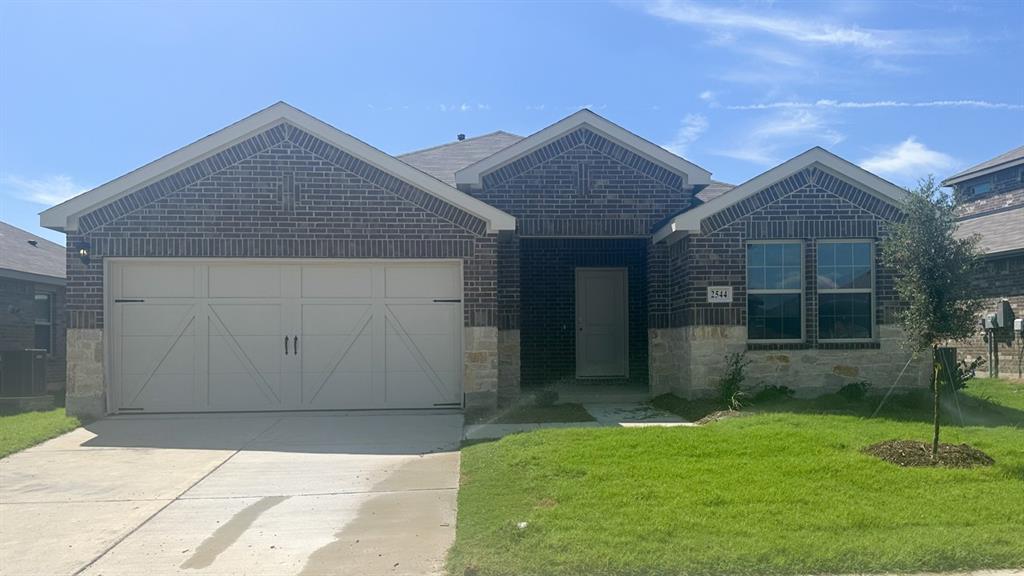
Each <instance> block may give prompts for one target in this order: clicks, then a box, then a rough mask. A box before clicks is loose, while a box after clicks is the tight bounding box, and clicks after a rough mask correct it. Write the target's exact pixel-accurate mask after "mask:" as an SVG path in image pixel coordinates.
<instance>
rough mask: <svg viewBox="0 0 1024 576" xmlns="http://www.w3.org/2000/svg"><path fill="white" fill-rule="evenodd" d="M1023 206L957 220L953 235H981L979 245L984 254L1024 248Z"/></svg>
mask: <svg viewBox="0 0 1024 576" xmlns="http://www.w3.org/2000/svg"><path fill="white" fill-rule="evenodd" d="M1022 222H1024V206H1018V207H1015V208H1012V209H1010V210H1003V211H1001V212H990V213H988V214H983V215H981V216H975V217H973V218H967V219H964V220H960V221H959V222H957V229H956V234H955V236H956V237H957V238H968V237H970V236H973V235H975V234H977V235H979V236H981V242H980V243H979V247H980V248H981V251H982V252H984V253H985V254H988V255H992V254H1003V253H1006V252H1016V251H1018V250H1024V226H1022V225H1021V223H1022Z"/></svg>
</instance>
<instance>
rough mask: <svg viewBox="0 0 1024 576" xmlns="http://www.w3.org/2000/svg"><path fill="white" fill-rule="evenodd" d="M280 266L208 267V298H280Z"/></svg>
mask: <svg viewBox="0 0 1024 576" xmlns="http://www.w3.org/2000/svg"><path fill="white" fill-rule="evenodd" d="M281 268H282V267H281V266H277V265H273V264H268V265H257V264H246V265H223V266H216V265H215V266H210V270H209V275H210V276H209V284H208V286H209V296H210V298H270V297H280V296H281V295H282V290H281V275H282V270H281Z"/></svg>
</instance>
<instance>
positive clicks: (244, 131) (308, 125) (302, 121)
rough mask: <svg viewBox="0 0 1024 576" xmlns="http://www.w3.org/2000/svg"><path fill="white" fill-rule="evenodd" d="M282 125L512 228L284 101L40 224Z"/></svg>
mask: <svg viewBox="0 0 1024 576" xmlns="http://www.w3.org/2000/svg"><path fill="white" fill-rule="evenodd" d="M282 122H288V123H290V124H292V125H293V126H295V127H296V128H299V129H301V130H305V131H306V132H309V133H310V134H312V135H314V136H316V137H318V138H320V139H322V140H324V141H325V142H329V143H330V144H333V145H334V146H337V147H338V148H341V149H342V150H344V151H345V152H347V153H349V154H352V155H353V156H355V157H357V158H359V159H360V160H362V161H364V162H366V163H367V164H370V165H372V166H374V167H376V168H378V169H380V170H382V171H384V172H387V173H389V174H392V175H394V176H395V177H397V178H399V179H401V180H404V181H405V182H407V183H409V184H411V185H413V186H415V187H417V188H419V189H421V190H423V191H425V192H428V193H430V194H432V195H434V196H437V197H438V198H440V199H441V200H444V201H445V202H448V203H450V204H452V205H454V206H458V207H459V208H461V209H463V210H465V211H466V212H469V213H470V214H473V215H474V216H477V217H478V218H481V219H482V220H484V221H486V222H487V228H488V231H489V232H493V231H497V230H514V229H515V225H516V224H515V222H516V221H515V218H514V217H513V216H512V215H510V214H508V213H506V212H503V211H501V210H499V209H497V208H495V207H493V206H490V205H488V204H485V203H484V202H482V201H480V200H478V199H476V198H473V197H472V196H470V195H468V194H466V193H464V192H461V191H459V190H456V189H455V188H453V187H451V186H449V185H448V184H445V183H444V182H442V181H440V180H438V179H436V178H434V177H433V176H430V175H429V174H426V173H425V172H421V171H420V170H417V169H416V168H413V167H412V166H410V165H408V164H406V163H405V162H402V161H401V160H398V159H397V158H394V157H393V156H391V155H389V154H387V153H385V152H382V151H380V150H378V149H376V148H374V147H373V146H370V145H369V144H367V143H365V142H363V141H361V140H359V139H356V138H354V137H352V136H350V135H348V134H346V133H344V132H342V131H341V130H338V129H337V128H335V127H334V126H331V125H330V124H327V123H326V122H323V121H321V120H318V119H316V118H314V117H313V116H310V115H309V114H306V113H305V112H303V111H301V110H299V109H298V108H295V107H293V106H291V105H289V104H286V103H284V102H278V103H276V104H274V105H272V106H270V107H268V108H264V109H263V110H260V111H259V112H257V113H255V114H253V115H252V116H249V117H247V118H244V119H242V120H240V121H238V122H235V123H234V124H232V125H230V126H228V127H227V128H224V129H222V130H218V131H217V132H214V133H213V134H210V135H209V136H206V137H205V138H202V139H200V140H197V141H196V142H193V143H192V144H189V145H188V146H185V147H184V148H181V149H179V150H177V151H175V152H172V153H170V154H168V155H166V156H164V157H162V158H160V159H158V160H155V161H153V162H150V163H149V164H146V165H145V166H143V167H141V168H139V169H137V170H134V171H132V172H129V173H128V174H125V175H124V176H121V177H120V178H117V179H115V180H111V181H110V182H107V183H106V184H104V185H102V186H99V187H97V188H93V189H92V190H90V191H88V192H85V193H84V194H80V195H78V196H76V197H74V198H72V199H70V200H68V201H66V202H64V203H62V204H58V205H56V206H54V207H52V208H50V209H48V210H45V211H43V212H42V213H41V214H40V215H39V222H40V224H41V225H42V226H43V227H44V228H50V229H52V230H59V231H74V230H77V228H78V216H79V215H81V214H83V213H86V212H91V211H92V210H95V209H96V208H99V207H101V206H103V205H105V204H108V203H110V202H113V201H115V200H117V199H118V198H121V197H123V196H125V195H127V194H131V193H132V192H134V191H136V190H139V189H140V188H142V187H144V186H147V185H149V184H151V183H153V182H156V181H158V180H160V179H161V178H165V177H167V176H169V175H170V174H173V173H174V172H176V171H178V170H180V169H182V168H184V167H185V166H188V165H191V164H194V163H195V162H199V161H201V160H203V159H204V158H208V157H209V156H212V155H214V154H216V153H218V152H220V151H221V150H224V149H226V148H229V147H231V146H233V145H235V144H237V143H238V142H241V141H243V140H245V139H246V138H250V137H252V136H253V135H255V134H258V133H259V132H262V131H264V130H267V129H269V128H271V127H273V126H275V125H277V124H279V123H282Z"/></svg>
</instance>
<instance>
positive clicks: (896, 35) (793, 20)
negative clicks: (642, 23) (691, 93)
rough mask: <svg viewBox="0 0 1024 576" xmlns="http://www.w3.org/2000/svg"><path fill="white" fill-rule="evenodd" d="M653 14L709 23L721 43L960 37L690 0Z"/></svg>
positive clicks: (946, 45)
mask: <svg viewBox="0 0 1024 576" xmlns="http://www.w3.org/2000/svg"><path fill="white" fill-rule="evenodd" d="M647 12H648V13H649V14H651V15H653V16H657V17H659V18H664V19H666V20H671V21H673V22H678V23H681V24H686V25H692V26H698V27H701V28H705V29H707V30H708V31H710V32H711V33H712V34H713V38H714V41H715V42H717V43H730V42H732V39H733V37H734V36H735V34H736V33H737V32H754V33H760V34H765V35H768V36H774V37H776V38H781V39H784V40H787V41H790V42H794V43H798V44H805V45H808V46H834V47H839V48H854V49H858V50H862V51H865V52H872V53H889V54H892V53H920V52H935V51H940V52H941V51H949V50H951V49H955V48H953V47H951V46H950V44H960V43H961V42H962V40H963V38H962V37H959V36H957V35H956V34H953V33H945V34H944V35H942V36H938V35H937V33H936V32H935V31H911V30H880V29H872V28H861V27H858V26H853V25H846V24H835V23H831V22H826V21H822V20H812V19H808V18H803V17H799V18H798V17H795V16H787V15H784V14H777V13H776V14H769V13H766V12H764V11H762V12H760V13H758V12H755V11H753V10H737V9H734V8H730V7H725V6H723V5H721V4H710V3H696V2H692V1H690V0H658V1H655V2H653V3H651V4H648V5H647Z"/></svg>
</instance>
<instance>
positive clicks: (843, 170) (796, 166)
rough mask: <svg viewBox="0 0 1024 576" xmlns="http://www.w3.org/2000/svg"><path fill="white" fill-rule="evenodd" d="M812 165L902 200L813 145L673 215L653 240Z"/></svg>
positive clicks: (890, 187) (692, 226) (894, 190)
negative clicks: (717, 195) (723, 191)
mask: <svg viewBox="0 0 1024 576" xmlns="http://www.w3.org/2000/svg"><path fill="white" fill-rule="evenodd" d="M813 164H817V165H818V166H820V167H822V168H824V169H826V170H827V171H828V172H830V173H832V174H834V175H835V176H837V177H839V178H842V179H844V180H846V181H848V182H850V183H851V184H855V185H857V187H858V188H862V189H864V190H865V191H867V192H869V193H872V194H874V195H875V196H877V197H879V198H881V199H882V200H885V201H886V202H889V203H891V204H897V205H899V204H902V203H903V202H905V201H906V198H907V191H906V190H904V189H903V188H900V187H899V186H897V185H895V184H893V183H892V182H889V181H888V180H885V179H883V178H880V177H878V176H876V175H874V174H872V173H871V172H868V171H867V170H865V169H863V168H861V167H860V166H857V165H856V164H854V163H852V162H849V161H847V160H844V159H842V158H840V157H839V156H836V155H835V154H833V153H831V152H829V151H828V150H825V149H824V148H821V147H819V146H815V147H814V148H811V149H810V150H808V151H806V152H804V153H803V154H800V155H798V156H795V157H793V158H791V159H789V160H787V161H785V162H783V163H782V164H779V165H778V166H776V167H774V168H772V169H771V170H768V171H767V172H764V173H763V174H761V175H759V176H755V177H754V178H751V179H750V180H747V181H746V182H744V183H743V184H740V185H739V186H737V187H735V188H733V189H732V190H730V191H728V192H726V193H725V194H722V195H721V196H719V197H717V198H715V199H714V200H711V201H710V202H708V203H706V204H701V205H700V206H698V207H696V208H694V209H693V210H690V211H688V212H684V213H682V214H680V215H679V216H676V217H675V218H673V219H672V220H671V221H669V222H668V223H667V224H665V225H664V226H662V227H661V228H659V229H658V230H657V232H655V233H654V238H653V241H654V242H661V241H662V240H666V239H667V240H668V241H669V243H672V242H674V241H676V240H678V239H679V238H681V237H682V236H684V235H686V234H689V233H693V232H700V225H701V222H703V221H704V219H705V218H707V217H709V216H712V215H714V214H717V213H718V212H721V211H722V210H725V209H726V208H728V207H730V206H732V205H733V204H736V203H738V202H741V201H742V200H744V199H746V198H748V197H750V196H753V195H754V194H757V193H758V192H760V191H761V190H764V189H765V188H767V187H769V186H771V185H772V184H775V183H776V182H778V181H780V180H785V179H786V178H788V177H790V176H792V175H793V174H796V173H797V172H799V171H801V170H803V169H805V168H807V167H809V166H811V165H813Z"/></svg>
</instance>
